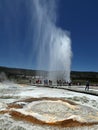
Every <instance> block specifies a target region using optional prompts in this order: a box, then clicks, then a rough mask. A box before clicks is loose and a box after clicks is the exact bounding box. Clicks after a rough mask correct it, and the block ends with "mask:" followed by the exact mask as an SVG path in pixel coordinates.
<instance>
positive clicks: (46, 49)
mask: <svg viewBox="0 0 98 130" xmlns="http://www.w3.org/2000/svg"><path fill="white" fill-rule="evenodd" d="M56 2H57V1H55V0H53V1H48V0H43V1H40V0H33V5H34V7H33V13H32V14H33V15H32V16H33V26H35V28H34V34H35V35H34V37H33V40H34V42H35V46H34V49H33V51H35V52H38V54H37V67H38V69H44V70H45V69H47V70H48V71H62V72H63V75H64V79H65V80H66V81H69V80H70V66H71V54H72V53H71V40H70V37H69V35H68V32H66V31H63V30H62V29H61V28H59V27H57V26H56V21H57V17H56V12H57V11H56V7H57V6H56ZM59 75H60V73H56V75H55V77H58V76H59ZM48 77H49V78H50V79H51V76H50V75H49V76H48Z"/></svg>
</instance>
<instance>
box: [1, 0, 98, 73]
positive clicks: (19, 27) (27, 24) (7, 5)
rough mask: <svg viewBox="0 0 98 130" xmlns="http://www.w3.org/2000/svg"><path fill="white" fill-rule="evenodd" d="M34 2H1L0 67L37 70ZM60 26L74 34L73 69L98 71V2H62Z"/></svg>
mask: <svg viewBox="0 0 98 130" xmlns="http://www.w3.org/2000/svg"><path fill="white" fill-rule="evenodd" d="M31 1H32V0H0V66H7V67H13V68H14V67H15V68H28V69H37V68H36V55H37V52H36V53H35V54H34V53H33V52H32V50H34V41H33V33H34V29H33V23H32V22H31V21H32V13H34V12H33V11H34V7H33V6H32V7H31ZM56 1H57V0H56ZM33 20H34V19H33ZM56 25H57V26H58V27H60V28H62V29H63V30H68V31H69V32H70V34H71V40H72V52H73V57H72V65H71V66H72V67H71V69H72V70H78V71H98V61H97V60H98V0H59V2H58V7H57V22H56Z"/></svg>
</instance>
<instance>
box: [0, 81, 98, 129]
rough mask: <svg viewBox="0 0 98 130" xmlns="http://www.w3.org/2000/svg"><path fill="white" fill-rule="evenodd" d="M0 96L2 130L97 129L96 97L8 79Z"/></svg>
mask: <svg viewBox="0 0 98 130" xmlns="http://www.w3.org/2000/svg"><path fill="white" fill-rule="evenodd" d="M0 97H1V98H0V129H1V130H3V129H5V130H18V129H19V130H85V129H90V130H97V128H98V97H97V96H91V95H87V94H80V93H76V92H71V91H67V90H62V89H55V88H46V87H36V86H26V85H18V84H14V83H7V82H5V83H0Z"/></svg>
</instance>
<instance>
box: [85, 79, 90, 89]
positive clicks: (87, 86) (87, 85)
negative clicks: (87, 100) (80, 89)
mask: <svg viewBox="0 0 98 130" xmlns="http://www.w3.org/2000/svg"><path fill="white" fill-rule="evenodd" d="M86 90H87V91H89V81H87V82H86V87H85V91H86Z"/></svg>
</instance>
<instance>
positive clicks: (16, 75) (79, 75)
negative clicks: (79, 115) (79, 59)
mask: <svg viewBox="0 0 98 130" xmlns="http://www.w3.org/2000/svg"><path fill="white" fill-rule="evenodd" d="M2 72H4V73H5V74H6V76H7V77H8V78H9V79H20V78H22V79H27V77H32V76H35V77H36V76H38V75H39V76H44V77H46V76H47V74H48V71H41V70H29V69H18V68H7V67H0V74H1V73H2ZM71 80H72V81H73V82H78V81H79V82H84V81H85V80H89V81H90V82H93V83H98V72H81V71H71Z"/></svg>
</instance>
